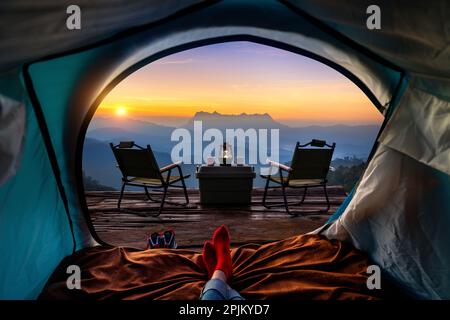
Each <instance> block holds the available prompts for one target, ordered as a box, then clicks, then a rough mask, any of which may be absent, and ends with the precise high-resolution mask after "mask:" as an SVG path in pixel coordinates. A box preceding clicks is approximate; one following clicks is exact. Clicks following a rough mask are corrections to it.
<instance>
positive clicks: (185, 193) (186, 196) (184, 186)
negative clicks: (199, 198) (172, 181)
mask: <svg viewBox="0 0 450 320" xmlns="http://www.w3.org/2000/svg"><path fill="white" fill-rule="evenodd" d="M181 184H182V185H183V192H184V198H185V199H186V204H189V196H188V193H187V189H186V183H185V182H184V178H182V179H181Z"/></svg>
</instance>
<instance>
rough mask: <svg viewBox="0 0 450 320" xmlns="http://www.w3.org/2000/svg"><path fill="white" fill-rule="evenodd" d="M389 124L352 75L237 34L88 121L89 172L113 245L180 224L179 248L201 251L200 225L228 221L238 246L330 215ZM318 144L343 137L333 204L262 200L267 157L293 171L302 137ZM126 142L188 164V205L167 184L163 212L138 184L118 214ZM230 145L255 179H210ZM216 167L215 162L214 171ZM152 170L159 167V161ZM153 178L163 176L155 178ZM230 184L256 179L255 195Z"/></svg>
mask: <svg viewBox="0 0 450 320" xmlns="http://www.w3.org/2000/svg"><path fill="white" fill-rule="evenodd" d="M382 121H383V115H382V114H381V113H380V112H379V110H377V109H376V108H374V107H373V103H372V101H371V100H370V99H369V98H368V97H367V96H366V95H365V94H364V92H363V91H361V90H360V88H358V86H356V85H355V84H354V83H353V82H352V81H350V80H349V79H348V78H346V77H345V76H344V75H343V74H341V73H339V72H337V71H336V70H334V69H333V68H330V67H329V66H327V65H325V64H322V63H320V62H318V61H315V60H313V59H311V58H308V57H305V56H302V55H299V54H297V53H293V52H290V51H287V50H282V49H279V48H275V47H272V46H268V45H263V44H258V43H255V42H249V41H233V42H225V43H216V44H211V45H206V46H201V47H197V48H193V49H189V50H185V51H181V52H178V53H174V54H171V55H168V56H166V57H163V58H161V59H159V60H156V61H154V62H152V63H150V64H147V65H145V66H142V67H141V68H140V69H139V70H137V71H135V72H133V73H132V74H130V75H129V76H128V77H127V78H125V79H123V80H122V81H121V82H120V83H119V84H117V85H116V86H115V87H114V89H112V90H111V91H110V92H109V94H108V95H107V96H105V97H104V99H103V100H102V102H101V103H100V105H99V106H98V108H97V110H96V112H95V115H94V116H93V117H92V119H91V122H90V124H89V127H88V130H87V132H86V136H85V141H84V148H83V157H82V161H83V163H82V171H83V186H84V191H85V197H86V204H87V206H88V210H89V214H90V217H91V221H92V224H93V227H94V229H95V232H96V233H97V235H98V236H99V238H100V239H101V240H103V241H105V242H106V243H109V244H112V245H120V246H132V247H137V248H145V247H146V246H147V244H148V242H147V238H148V237H149V236H150V235H151V234H152V233H153V232H163V231H165V230H168V229H171V230H174V231H175V234H176V239H177V242H178V246H179V247H198V246H201V245H202V244H203V241H204V240H205V239H206V238H205V239H203V238H202V234H203V231H205V230H214V229H215V228H216V227H217V226H218V225H221V224H227V225H228V226H229V227H230V228H232V229H233V228H234V229H235V230H234V231H235V232H234V233H235V234H238V235H239V236H238V237H236V243H235V244H239V243H248V242H268V241H273V240H281V239H284V238H286V237H289V235H291V234H292V235H294V234H299V233H306V232H309V231H312V230H314V229H316V228H317V227H320V226H321V225H323V224H324V222H326V221H327V220H328V219H329V217H330V216H331V215H332V214H333V212H334V211H335V210H336V209H337V208H338V207H339V205H340V204H341V203H342V202H343V200H344V199H345V197H346V195H347V194H348V192H350V190H351V189H352V188H353V186H354V184H355V183H356V182H357V180H358V179H359V177H360V175H361V174H362V172H363V170H364V168H365V163H366V160H367V157H368V156H369V153H370V151H371V149H372V146H373V144H374V142H375V139H376V136H377V133H378V131H379V130H380V127H381V123H382ZM230 136H231V138H230ZM313 139H316V140H323V141H325V142H326V143H327V144H329V145H331V144H332V143H336V147H335V149H334V152H333V156H332V159H331V162H330V163H329V171H328V173H327V174H326V180H327V190H326V191H327V193H328V194H327V195H328V196H329V203H330V208H329V210H328V211H326V212H321V211H320V209H322V207H324V206H326V205H327V203H326V202H325V200H326V199H325V195H324V192H323V190H322V188H321V187H320V186H319V187H317V186H311V187H309V188H304V189H293V190H292V191H291V190H290V191H288V195H289V197H291V198H293V199H296V198H302V195H303V192H304V194H305V195H306V196H305V198H304V203H303V204H302V206H301V207H299V208H296V210H297V209H300V212H302V216H298V217H296V218H295V219H289V218H290V215H288V214H286V212H285V208H283V207H278V208H266V207H264V206H263V205H262V198H263V195H264V189H265V184H266V180H265V179H264V178H262V177H261V175H264V173H265V170H266V171H267V170H270V168H269V167H270V166H269V167H268V166H267V162H266V160H267V159H270V160H272V161H275V162H277V163H280V164H282V165H285V166H293V163H292V161H293V154H294V153H295V149H296V143H297V142H299V143H300V145H303V144H307V143H309V142H310V141H312V140H313ZM123 141H128V142H130V141H133V142H134V143H135V144H136V145H138V146H139V147H143V148H146V146H147V145H149V146H150V147H151V153H152V154H153V155H154V157H155V160H156V164H157V165H158V166H159V168H160V169H161V168H164V167H165V166H167V165H170V164H172V163H177V162H181V165H180V167H179V168H180V170H181V171H180V172H181V173H182V176H189V178H186V179H184V183H185V186H186V188H187V195H188V198H189V204H187V205H184V206H182V205H181V204H182V203H183V201H184V200H185V199H184V194H183V191H182V190H181V189H173V190H171V188H170V187H169V188H168V193H167V198H168V201H170V203H169V202H168V203H165V204H164V208H163V210H162V211H161V214H160V215H159V216H158V217H154V212H155V210H158V208H159V206H160V203H159V202H156V201H152V200H158V199H159V200H160V199H161V197H162V193H161V190H158V188H155V192H154V193H152V192H151V191H150V198H149V197H148V196H147V195H146V193H145V189H146V188H142V186H139V183H138V185H133V184H130V185H127V186H126V188H125V192H124V194H123V200H121V208H120V209H119V208H118V200H119V198H120V197H121V196H120V190H121V188H122V184H123V179H124V177H123V170H122V169H123V168H118V167H117V164H118V161H120V159H117V158H116V157H115V155H114V152H113V150H112V148H111V146H110V143H112V145H113V146H117V145H118V144H119V143H120V142H123ZM224 142H226V143H227V145H228V146H229V147H230V148H231V150H230V153H231V154H232V165H231V168H234V167H237V168H240V170H244V169H245V168H247V167H250V168H251V172H253V175H254V179H250V181H249V179H247V180H246V181H247V182H245V180H239V179H237V180H236V179H235V180H232V179H231V180H230V181H227V180H220V179H215V180H214V179H212V180H211V181H210V180H205V181H203V180H201V174H199V170H200V169H201V167H202V166H206V167H212V168H215V167H217V169H211V170H229V169H226V168H225V166H222V167H221V166H220V159H221V157H222V156H223V155H221V151H222V150H221V148H222V146H223V143H224ZM314 148H317V149H320V147H319V148H318V147H314V146H313V149H314ZM127 161H130V160H127ZM210 162H214V164H215V165H213V166H208V165H207V164H208V163H210ZM129 164H130V163H125V164H123V163H122V164H121V163H119V166H120V165H125V166H126V165H129ZM131 165H132V164H131ZM139 165H140V164H139ZM143 165H148V166H149V168H148V170H149V171H150V170H151V166H150V163H145V162H144V163H143ZM146 170H147V169H146ZM180 172H178V171H177V172H175V174H176V176H180V175H179V173H180ZM285 174H286V173H285ZM219 175H220V173H219ZM225 175H226V176H228V177H230V176H232V175H233V173H225ZM213 176H214V175H213ZM164 177H166V175H164ZM130 178H131V179H134V178H136V177H130ZM138 178H139V177H138ZM125 179H127V178H125ZM293 181H294V180H293ZM147 182H149V183H156V184H157V183H159V182H158V181H156V182H155V181H150V178H149V177H147ZM205 182H206V184H205ZM230 183H231V187H230V188H231V189H234V188H237V189H239V186H240V184H241V183H244V184H245V183H251V185H250V186H251V191H250V200H249V201H248V202H245V201H244V202H243V203H239V204H236V203H233V201H228V202H230V203H228V202H227V200H226V199H228V197H229V196H230V195H228V193H227V192H228V191H227V190H229V189H230V188H228V189H226V188H225V187H224V185H226V184H230ZM150 187H151V186H150V185H149V188H148V189H151V188H150ZM214 188H218V191H217V192H215V194H214V196H213V198H214V197H216V198H217V197H219V198H221V199H222V200H223V202H224V203H221V202H220V201H216V203H214V202H213V203H209V202H208V201H209V200H208V195H210V194H211V192H210V191H211V190H213V189H214ZM221 188H222V189H221ZM223 188H225V189H223ZM163 189H164V188H163ZM277 192H278V191H277V190H275V194H274V196H275V197H276V196H277ZM238 193H239V192H238ZM243 193H245V191H242V192H241V194H243ZM268 193H269V192H268ZM271 195H272V194H271ZM234 196H235V195H232V194H231V196H230V197H234ZM150 199H152V200H150ZM216 200H217V199H216ZM275 200H276V199H275ZM278 200H279V199H278ZM322 211H323V210H322ZM303 213H304V215H303ZM274 225H276V226H277V227H276V228H274V227H273V226H274ZM163 229H164V230H163ZM206 234H209V233H208V232H206V233H205V235H206Z"/></svg>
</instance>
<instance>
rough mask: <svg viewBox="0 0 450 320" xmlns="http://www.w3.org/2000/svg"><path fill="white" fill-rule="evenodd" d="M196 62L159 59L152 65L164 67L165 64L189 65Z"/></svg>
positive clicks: (193, 60)
mask: <svg viewBox="0 0 450 320" xmlns="http://www.w3.org/2000/svg"><path fill="white" fill-rule="evenodd" d="M195 62H197V61H196V60H195V59H191V58H189V59H180V60H168V59H161V60H158V61H155V62H153V64H160V65H165V64H189V63H195Z"/></svg>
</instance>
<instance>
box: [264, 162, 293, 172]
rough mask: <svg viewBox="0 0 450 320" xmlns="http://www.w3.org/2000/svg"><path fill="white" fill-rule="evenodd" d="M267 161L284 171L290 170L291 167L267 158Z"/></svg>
mask: <svg viewBox="0 0 450 320" xmlns="http://www.w3.org/2000/svg"><path fill="white" fill-rule="evenodd" d="M267 163H268V164H270V165H271V166H272V167H276V168H280V169H281V170H284V171H292V168H291V167H289V166H287V165H285V164H281V163H278V162H276V161H272V160H267Z"/></svg>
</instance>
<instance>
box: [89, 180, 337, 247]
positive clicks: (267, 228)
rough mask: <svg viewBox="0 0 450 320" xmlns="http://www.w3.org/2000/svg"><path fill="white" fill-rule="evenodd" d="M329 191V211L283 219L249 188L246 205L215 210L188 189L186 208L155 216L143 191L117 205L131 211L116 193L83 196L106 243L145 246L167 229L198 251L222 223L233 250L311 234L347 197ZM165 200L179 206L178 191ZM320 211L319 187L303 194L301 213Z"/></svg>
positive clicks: (259, 192) (182, 243) (278, 210)
mask: <svg viewBox="0 0 450 320" xmlns="http://www.w3.org/2000/svg"><path fill="white" fill-rule="evenodd" d="M297 192H298V191H297ZM290 193H291V194H292V192H290ZM328 193H329V196H330V202H331V209H330V211H329V212H328V213H327V214H318V213H305V214H304V215H303V216H298V217H291V216H289V215H287V214H286V212H285V211H284V210H283V209H281V208H272V209H267V208H265V207H263V206H262V205H261V199H262V190H261V189H254V191H253V195H252V203H251V205H250V206H247V207H220V208H218V207H203V206H202V205H200V204H199V203H198V201H199V194H198V190H196V189H190V190H189V198H190V202H191V203H190V204H189V205H188V206H187V207H180V206H176V205H169V204H168V205H167V206H166V207H165V209H164V211H163V213H162V214H161V215H160V216H159V217H157V218H155V217H151V216H148V212H151V210H154V209H155V208H156V207H157V206H158V204H156V203H151V202H148V201H146V197H145V195H144V194H143V192H127V193H126V195H125V197H124V200H123V201H122V207H123V208H125V209H131V210H133V211H134V212H133V213H130V212H119V211H118V210H117V199H118V196H119V194H118V192H87V193H86V200H87V203H88V208H89V212H90V214H91V218H92V221H93V224H94V227H95V229H96V231H97V233H98V235H99V236H100V238H101V239H103V240H104V241H106V242H107V243H109V244H112V245H117V246H130V247H135V248H145V246H146V238H147V237H148V235H150V234H151V233H153V232H155V231H157V232H163V231H164V230H167V229H172V230H174V231H175V234H176V240H177V243H178V246H179V247H185V248H200V247H201V246H202V245H203V242H204V241H205V240H207V239H209V238H210V237H211V235H212V233H213V231H214V230H215V229H216V228H217V227H218V226H220V225H222V224H224V225H226V226H227V227H228V228H229V230H230V233H231V240H232V245H233V246H237V245H240V244H243V243H248V242H257V243H264V242H269V241H275V240H281V239H284V238H287V237H290V236H293V235H297V234H303V233H307V232H309V231H312V230H314V229H316V228H318V227H320V226H321V225H322V224H323V223H324V222H325V221H326V220H327V219H328V218H329V216H330V215H331V214H333V212H334V211H335V210H336V208H337V207H338V206H339V205H340V204H341V203H342V201H343V200H344V198H345V197H346V194H345V192H344V190H343V189H342V188H341V187H340V186H330V187H329V188H328ZM279 199H281V198H279ZM279 199H276V200H279ZM169 200H171V201H176V202H182V200H183V197H182V193H181V192H180V191H179V190H175V191H171V193H170V194H169ZM324 207H325V198H324V194H323V191H322V189H321V188H314V189H310V190H308V194H307V197H306V200H305V203H304V204H303V205H302V207H301V209H302V210H318V209H320V208H324Z"/></svg>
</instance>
